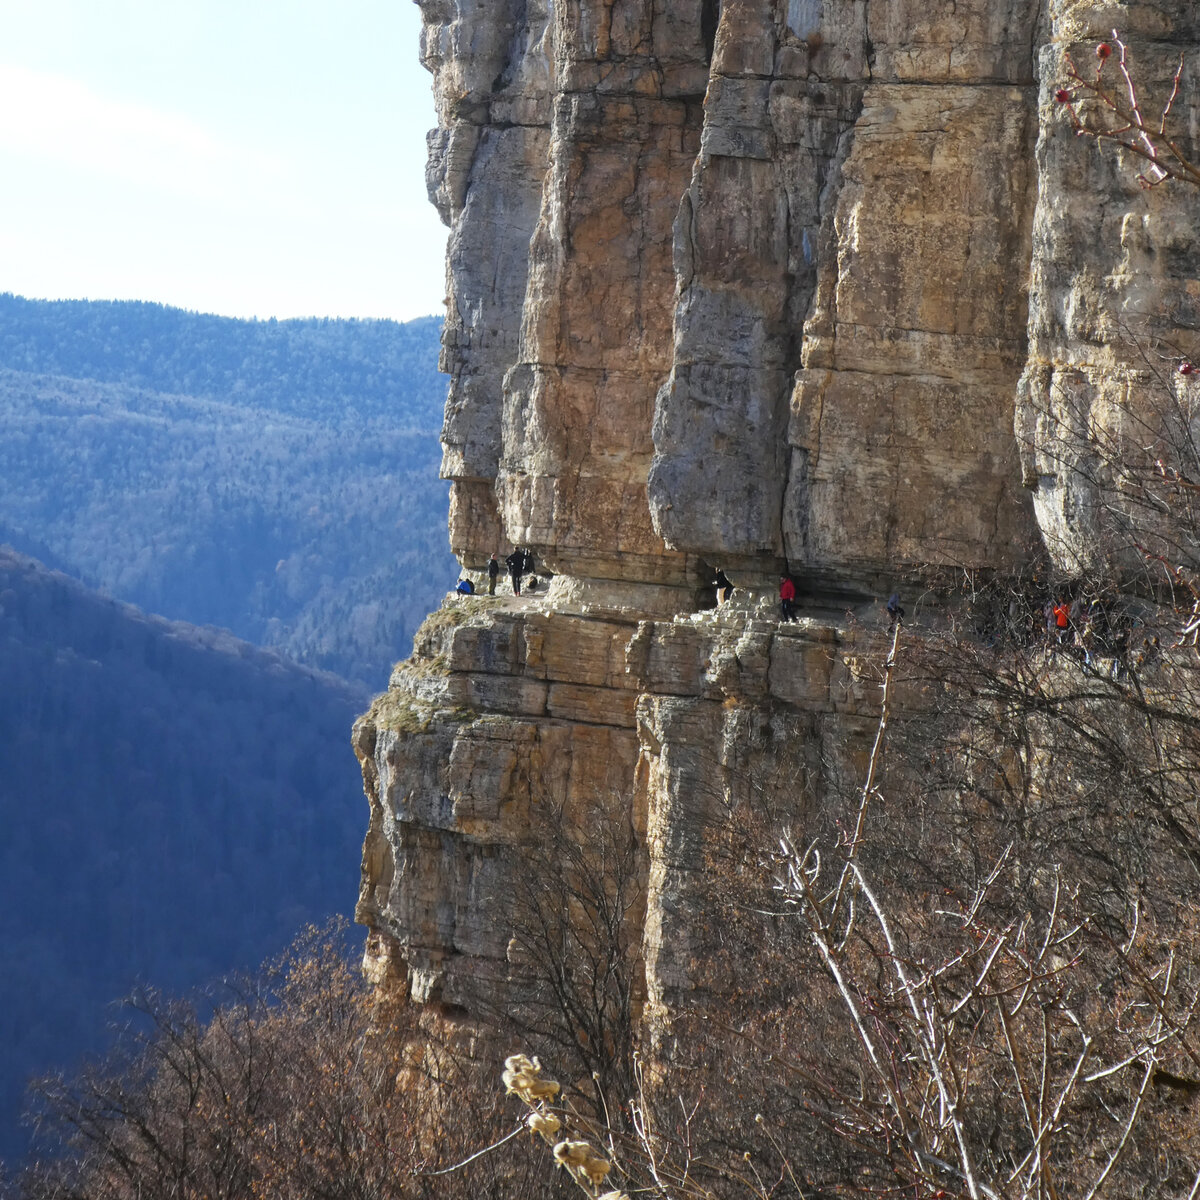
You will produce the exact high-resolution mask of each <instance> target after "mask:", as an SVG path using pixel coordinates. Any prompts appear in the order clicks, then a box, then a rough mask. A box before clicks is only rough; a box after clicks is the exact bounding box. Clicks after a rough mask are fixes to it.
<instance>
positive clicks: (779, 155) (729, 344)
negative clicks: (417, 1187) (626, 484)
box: [650, 0, 868, 578]
mask: <svg viewBox="0 0 1200 1200" xmlns="http://www.w3.org/2000/svg"><path fill="white" fill-rule="evenodd" d="M825 7H827V8H829V9H830V12H829V14H828V19H827V20H825V21H824V23H823V22H822V17H821V13H822V5H820V4H814V3H796V2H792V3H786V2H782V0H781V2H778V3H770V2H767V3H764V2H763V0H725V3H723V4H722V5H721V19H720V25H719V28H718V31H717V36H716V43H715V49H714V56H713V63H712V78H711V82H710V85H709V90H708V95H707V98H706V101H705V115H704V132H703V138H702V141H701V147H700V154H699V157H698V159H697V161H696V166H695V170H694V172H693V175H692V180H691V186H690V187H689V189H688V191H687V194H686V195H685V197H684V199H683V203H682V206H681V207H680V210H679V216H678V219H677V221H676V225H675V270H676V273H677V277H678V297H677V303H676V309H675V328H674V338H675V348H674V358H673V363H672V370H671V375H670V378H669V379H668V381H667V382H666V384H665V385H664V387H663V389H662V391H661V392H660V393H659V396H658V402H657V409H656V415H655V426H654V445H655V459H654V465H653V468H652V470H651V473H650V498H651V505H652V509H653V513H654V521H655V527H656V528H657V529H658V530H659V531H660V532H661V533H662V535H663V536H664V537H665V538H666V540H667V542H668V543H669V544H670V545H672V546H677V547H680V548H685V549H691V550H695V551H697V552H698V553H701V554H704V555H706V556H707V557H709V558H710V559H711V560H713V561H720V562H722V563H723V564H725V565H726V566H727V567H730V568H731V569H734V568H740V570H741V572H742V575H741V578H745V572H746V571H747V570H749V571H751V572H757V573H758V574H762V573H764V572H766V573H773V572H776V571H777V570H778V567H779V565H780V560H781V556H782V554H783V551H784V546H783V529H782V525H781V510H782V504H783V496H784V487H785V484H786V480H787V467H788V461H789V450H788V445H787V425H788V411H789V396H790V393H791V387H792V378H793V375H794V373H795V371H796V369H797V367H798V366H799V365H800V363H799V353H800V332H801V326H802V324H803V321H804V316H805V313H806V312H807V309H808V305H809V303H810V300H811V297H812V292H813V287H814V284H815V266H816V243H817V235H818V230H819V227H820V224H821V215H820V214H821V207H822V194H823V192H824V190H825V188H826V186H827V182H828V179H829V176H830V171H831V168H832V165H833V164H834V162H835V161H836V158H837V155H838V153H839V147H840V145H841V143H842V141H843V139H844V137H845V135H846V133H847V131H848V130H849V129H850V128H852V127H853V123H854V119H855V117H856V115H857V113H858V108H859V105H860V102H861V97H862V90H863V86H864V84H865V80H866V76H867V71H868V66H867V55H866V39H865V36H864V28H863V19H862V5H861V4H833V5H826V6H825ZM835 10H836V11H835Z"/></svg>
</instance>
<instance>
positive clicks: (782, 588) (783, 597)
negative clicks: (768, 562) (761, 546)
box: [712, 567, 904, 628]
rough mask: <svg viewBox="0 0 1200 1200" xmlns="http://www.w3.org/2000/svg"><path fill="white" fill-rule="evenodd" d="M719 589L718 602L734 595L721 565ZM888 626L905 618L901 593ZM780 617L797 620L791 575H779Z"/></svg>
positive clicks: (892, 599) (891, 605) (892, 602)
mask: <svg viewBox="0 0 1200 1200" xmlns="http://www.w3.org/2000/svg"><path fill="white" fill-rule="evenodd" d="M712 582H713V587H715V588H716V589H717V604H718V605H721V604H724V603H725V602H726V601H727V600H728V599H729V597H730V596H732V595H733V584H732V583H731V582H730V580H729V576H728V575H726V574H725V572H724V570H723V569H722V568H721V567H718V568H717V575H716V578H715V579H714V580H713V581H712ZM887 615H888V627H889V628H894V627H895V625H896V622H897V621H903V620H904V609H903V608H901V607H900V594H899V593H898V592H893V593H892V594H891V595H890V596H889V597H888V602H887ZM779 617H780V620H782V621H794V620H796V581H795V580H794V579H793V578H792V577H791V576H790V575H781V576H780V577H779Z"/></svg>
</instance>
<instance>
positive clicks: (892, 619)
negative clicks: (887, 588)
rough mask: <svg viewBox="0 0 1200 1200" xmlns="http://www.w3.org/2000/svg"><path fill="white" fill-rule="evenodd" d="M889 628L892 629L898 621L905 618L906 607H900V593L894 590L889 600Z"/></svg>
mask: <svg viewBox="0 0 1200 1200" xmlns="http://www.w3.org/2000/svg"><path fill="white" fill-rule="evenodd" d="M887 615H888V628H889V629H890V628H891V627H892V626H893V625H895V624H896V622H897V621H903V620H904V609H902V608H901V607H900V593H899V592H893V593H892V594H891V595H890V596H889V597H888V602H887Z"/></svg>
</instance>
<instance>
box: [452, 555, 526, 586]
mask: <svg viewBox="0 0 1200 1200" xmlns="http://www.w3.org/2000/svg"><path fill="white" fill-rule="evenodd" d="M504 565H505V566H506V567H507V568H508V577H509V579H510V580H511V581H512V590H513V595H514V596H519V595H520V594H521V581H522V579H524V577H525V576H526V575H528V576H529V584H528V587H527V589H526V590H527V591H530V592H534V591H537V586H538V580H537V576H536V575H534V574H533V555H532V554H531V553H530V552H529V551H528V550H526V549H523V548H522V547H520V546H518V547H517V548H516V549H515V550H514V551H513V552H512V553H511V554H509V555H506V556H505V559H504ZM487 577H488V590H487V594H488V595H489V596H494V595H495V594H496V580H497V579H498V578H499V577H500V559H499V558H498V557H497V555H496V554H495V553H493V554H492V557H491V558H489V559H488V565H487ZM454 590H455V591H457V592H461V593H462V594H463V595H465V596H471V595H474V593H475V585H474V584H473V583H472V582H471V580H470V579H466V578H464V579H460V580H459V581H458V585H457V587H456V588H455V589H454Z"/></svg>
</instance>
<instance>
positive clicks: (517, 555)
mask: <svg viewBox="0 0 1200 1200" xmlns="http://www.w3.org/2000/svg"><path fill="white" fill-rule="evenodd" d="M504 563H505V565H506V566H507V567H508V577H509V578H510V579H511V580H512V589H513V595H514V596H519V595H520V594H521V576H522V574H523V573H524V571H525V551H524V550H522V549H521V548H520V546H518V547H517V548H516V549H515V550H514V551H513V552H512V553H511V554H510V555H509V556H508V557H507V558H506V559H505V560H504Z"/></svg>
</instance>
